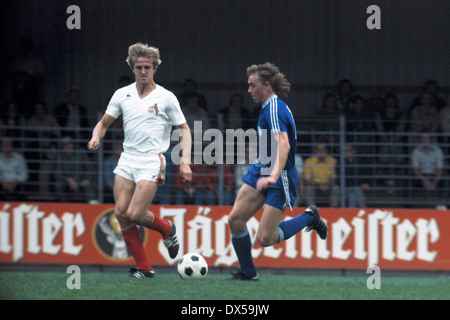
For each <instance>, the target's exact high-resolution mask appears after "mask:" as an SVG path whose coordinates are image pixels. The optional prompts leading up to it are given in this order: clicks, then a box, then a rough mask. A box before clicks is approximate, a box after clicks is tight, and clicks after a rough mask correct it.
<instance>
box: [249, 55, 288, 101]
mask: <svg viewBox="0 0 450 320" xmlns="http://www.w3.org/2000/svg"><path fill="white" fill-rule="evenodd" d="M252 74H257V75H258V77H259V80H260V81H261V83H263V84H264V83H266V81H268V82H269V83H270V85H271V87H272V89H273V91H274V92H275V93H276V94H277V95H278V96H279V97H280V98H287V96H288V94H289V92H290V91H291V84H290V83H289V81H288V80H287V79H286V77H285V75H284V74H283V73H281V72H280V69H278V67H277V66H276V65H274V64H273V63H270V62H266V63H264V64H259V65H256V64H254V65H251V66H250V67H248V68H247V77H249V76H251V75H252Z"/></svg>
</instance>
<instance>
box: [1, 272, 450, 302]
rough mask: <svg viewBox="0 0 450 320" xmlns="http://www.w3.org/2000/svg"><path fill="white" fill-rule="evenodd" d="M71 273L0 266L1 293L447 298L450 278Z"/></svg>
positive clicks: (160, 297)
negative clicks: (253, 278) (374, 282)
mask: <svg viewBox="0 0 450 320" xmlns="http://www.w3.org/2000/svg"><path fill="white" fill-rule="evenodd" d="M70 275H71V274H70V273H64V272H31V271H30V272H24V271H20V272H14V271H7V272H0V299H30V300H33V299H43V300H47V299H58V300H66V299H68V300H100V299H113V300H123V299H129V300H303V299H314V300H315V299H321V300H323V299H332V300H335V299H346V300H348V299H350V300H374V299H383V300H395V299H402V300H410V299H421V300H422V299H444V300H448V299H450V278H448V277H443V276H440V277H439V276H436V277H424V276H420V277H411V276H404V277H403V276H400V277H398V276H395V277H394V276H385V277H383V276H382V277H381V288H380V289H368V288H367V285H366V282H367V277H368V276H369V275H368V276H367V277H365V276H335V275H333V276H329V275H314V276H308V275H273V274H263V275H261V279H260V281H258V282H241V281H223V279H224V278H226V277H228V274H217V273H215V274H214V273H213V274H209V275H208V276H207V277H206V278H204V279H202V280H182V279H180V278H179V276H178V275H177V274H176V272H173V273H170V272H166V273H158V274H156V276H155V278H152V279H132V278H129V277H128V275H127V274H126V273H118V272H81V274H80V285H81V288H80V289H68V287H67V284H66V282H67V280H68V278H69V277H70Z"/></svg>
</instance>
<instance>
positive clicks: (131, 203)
mask: <svg viewBox="0 0 450 320" xmlns="http://www.w3.org/2000/svg"><path fill="white" fill-rule="evenodd" d="M127 63H128V65H129V66H130V68H131V70H132V72H133V73H134V76H135V79H136V82H134V83H132V84H131V85H129V86H126V87H123V88H120V89H118V90H117V91H116V92H115V93H114V95H113V96H112V98H111V101H110V102H109V104H108V107H107V109H106V111H105V114H104V115H103V117H102V119H101V120H100V121H99V122H98V123H97V125H96V126H95V128H94V130H93V132H92V139H91V140H90V141H89V143H88V149H89V150H92V151H94V150H97V149H98V147H99V143H100V139H102V138H103V137H104V136H105V133H106V131H107V129H108V128H109V126H110V125H111V124H112V123H113V122H114V120H116V119H117V118H118V117H119V116H120V115H122V117H123V128H124V133H125V139H124V143H123V147H124V151H123V153H122V154H121V156H120V159H119V162H118V165H117V167H116V169H115V170H114V173H115V174H116V175H115V182H114V199H115V202H116V209H115V216H116V217H117V220H118V222H119V225H120V229H121V231H122V235H123V239H124V241H125V243H126V245H127V247H128V249H129V251H130V253H131V255H132V256H133V258H134V260H135V261H136V264H137V266H136V268H131V269H130V272H131V276H132V277H137V278H143V277H153V275H154V271H153V269H152V267H151V265H150V263H149V261H148V258H147V256H146V253H145V251H144V247H143V244H142V237H141V234H140V232H139V229H138V228H137V225H140V226H143V227H146V228H148V229H152V230H156V231H158V232H159V233H161V235H162V237H163V239H164V244H165V245H166V247H167V249H168V251H169V256H170V257H171V258H175V257H176V255H177V253H178V249H179V244H178V240H177V237H176V229H175V225H174V224H173V223H172V222H170V221H165V220H162V219H161V218H160V217H159V216H158V215H157V214H153V213H152V212H150V211H149V210H148V206H149V204H150V203H151V202H152V200H153V198H154V196H155V193H156V191H157V188H158V184H160V183H163V182H164V178H165V159H164V156H163V155H162V153H163V152H165V151H166V150H167V149H168V148H169V145H170V134H171V128H172V125H173V126H176V127H177V128H178V129H182V130H180V131H181V137H180V140H181V149H182V157H181V163H180V175H181V176H182V178H183V180H184V181H191V179H192V171H191V167H190V158H191V141H192V140H191V132H190V129H189V126H188V125H187V124H186V119H185V117H184V115H183V113H182V112H181V108H180V104H179V102H178V100H177V98H176V97H175V95H174V94H173V93H172V92H170V91H168V90H166V89H165V88H163V87H161V86H160V85H158V84H156V83H155V81H154V74H155V72H156V70H157V68H158V66H159V65H160V64H161V60H160V56H159V50H158V49H157V48H154V47H149V46H148V45H146V44H142V43H136V44H133V45H131V46H130V47H129V49H128V58H127Z"/></svg>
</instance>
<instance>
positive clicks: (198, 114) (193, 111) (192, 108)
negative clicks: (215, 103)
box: [181, 93, 211, 131]
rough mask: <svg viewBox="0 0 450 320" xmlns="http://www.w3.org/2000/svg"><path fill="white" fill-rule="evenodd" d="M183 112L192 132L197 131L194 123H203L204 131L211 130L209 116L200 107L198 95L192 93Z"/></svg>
mask: <svg viewBox="0 0 450 320" xmlns="http://www.w3.org/2000/svg"><path fill="white" fill-rule="evenodd" d="M181 110H182V111H183V114H184V115H185V117H186V122H187V124H188V126H189V128H190V129H191V131H193V130H194V129H195V126H194V121H201V122H202V129H203V130H207V129H209V128H211V125H210V121H209V115H208V113H207V112H206V111H205V110H204V109H202V108H201V107H200V104H199V98H198V94H197V93H191V94H190V95H188V96H187V97H186V105H185V106H184V107H182V108H181Z"/></svg>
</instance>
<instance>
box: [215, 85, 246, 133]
mask: <svg viewBox="0 0 450 320" xmlns="http://www.w3.org/2000/svg"><path fill="white" fill-rule="evenodd" d="M217 126H218V128H219V129H243V130H247V129H249V128H252V127H253V126H252V123H251V119H250V112H249V111H248V110H247V109H246V108H245V107H244V97H243V96H242V94H240V93H234V94H233V95H232V96H231V97H230V103H229V105H228V106H226V107H225V108H223V109H221V110H220V111H219V114H218V115H217Z"/></svg>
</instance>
